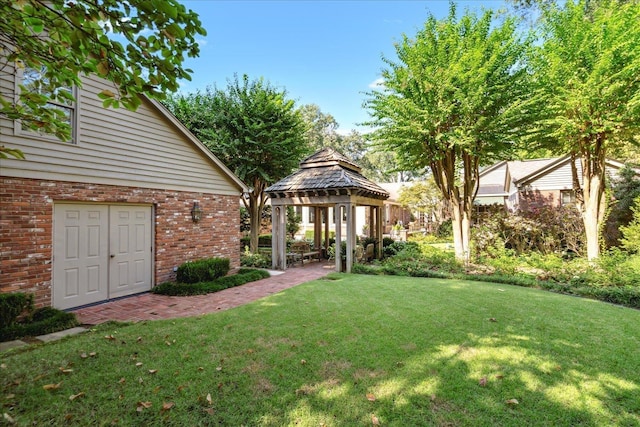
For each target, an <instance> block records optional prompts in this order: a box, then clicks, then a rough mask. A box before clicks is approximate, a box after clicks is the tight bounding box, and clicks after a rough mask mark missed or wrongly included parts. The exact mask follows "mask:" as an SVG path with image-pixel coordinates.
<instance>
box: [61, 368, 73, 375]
mask: <svg viewBox="0 0 640 427" xmlns="http://www.w3.org/2000/svg"><path fill="white" fill-rule="evenodd" d="M58 369H60V372H62V373H63V374H70V373H71V372H73V369H65V368H62V367H60V368H58Z"/></svg>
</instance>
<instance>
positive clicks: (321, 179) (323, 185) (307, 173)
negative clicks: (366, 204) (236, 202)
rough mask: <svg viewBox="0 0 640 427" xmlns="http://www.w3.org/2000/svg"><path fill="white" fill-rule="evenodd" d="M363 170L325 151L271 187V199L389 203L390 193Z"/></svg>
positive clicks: (318, 152)
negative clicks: (350, 197) (348, 197)
mask: <svg viewBox="0 0 640 427" xmlns="http://www.w3.org/2000/svg"><path fill="white" fill-rule="evenodd" d="M360 170H361V169H360V167H359V166H358V165H357V164H355V163H353V162H352V161H351V160H349V159H348V158H346V157H345V156H343V155H342V154H340V153H339V152H337V151H336V150H334V149H333V148H329V147H325V148H323V149H321V150H319V151H317V152H316V153H314V154H312V155H311V156H309V157H307V158H306V159H304V160H303V161H302V162H300V169H298V170H297V171H296V172H294V173H293V174H291V175H289V176H287V177H286V178H283V179H281V180H280V181H278V182H276V183H275V184H273V185H271V186H270V187H268V188H267V189H266V190H265V192H266V193H267V194H269V196H270V197H273V198H278V197H290V196H292V195H294V194H296V195H301V194H304V195H310V194H315V195H332V194H334V195H339V194H357V195H360V196H364V197H370V198H374V199H383V200H385V199H387V198H389V193H388V192H387V191H386V190H385V189H383V188H382V187H380V186H379V185H377V184H376V183H374V182H372V181H369V180H368V179H367V178H365V177H364V176H363V175H362V174H361V173H360Z"/></svg>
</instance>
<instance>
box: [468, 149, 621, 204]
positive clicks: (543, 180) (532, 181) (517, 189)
mask: <svg viewBox="0 0 640 427" xmlns="http://www.w3.org/2000/svg"><path fill="white" fill-rule="evenodd" d="M576 166H577V167H578V177H579V182H580V185H582V169H581V166H580V161H579V160H576ZM623 166H624V164H623V163H621V162H618V161H616V160H607V161H606V173H607V175H608V178H609V179H615V178H616V177H617V172H618V170H620V168H622V167H623ZM525 202H527V203H529V204H531V203H538V204H541V203H543V204H548V205H551V206H561V205H566V204H570V203H574V202H575V192H574V190H573V179H572V175H571V158H570V157H569V156H565V157H559V158H552V159H534V160H523V161H502V162H499V163H496V164H494V165H492V166H489V167H487V168H485V169H483V170H482V171H480V183H479V187H478V194H477V195H476V199H475V204H476V205H477V206H478V207H479V209H482V207H483V206H488V205H494V204H500V205H504V206H505V207H506V208H507V209H509V210H516V209H518V207H521V206H522V204H523V203H525Z"/></svg>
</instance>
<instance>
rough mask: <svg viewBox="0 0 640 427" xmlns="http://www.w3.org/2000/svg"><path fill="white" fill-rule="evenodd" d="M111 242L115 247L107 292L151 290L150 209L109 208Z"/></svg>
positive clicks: (114, 293) (117, 294)
mask: <svg viewBox="0 0 640 427" xmlns="http://www.w3.org/2000/svg"><path fill="white" fill-rule="evenodd" d="M111 222H112V224H111V227H112V228H111V229H112V232H111V242H110V244H111V245H112V247H113V248H115V250H116V252H117V253H116V255H115V258H114V259H113V260H112V264H111V268H110V272H111V273H110V281H111V284H110V295H111V297H115V296H124V295H130V294H134V293H138V292H144V291H148V290H149V289H151V208H150V207H140V206H136V207H129V206H118V207H114V208H112V211H111Z"/></svg>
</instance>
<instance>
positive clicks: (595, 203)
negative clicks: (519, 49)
mask: <svg viewBox="0 0 640 427" xmlns="http://www.w3.org/2000/svg"><path fill="white" fill-rule="evenodd" d="M638 22H640V3H638V2H635V1H633V2H620V1H614V0H612V1H605V0H600V1H597V2H590V1H588V0H580V1H577V2H574V1H567V2H565V3H564V4H563V6H555V5H551V6H550V7H546V8H544V9H543V17H542V20H541V25H542V27H541V40H542V43H541V44H540V46H539V47H538V49H536V50H535V51H534V55H533V56H532V58H531V60H530V62H529V65H530V67H531V71H532V76H533V78H532V83H533V85H532V91H531V94H530V97H529V99H528V100H527V101H526V102H525V103H524V107H523V108H522V110H521V111H522V112H523V115H525V116H528V120H529V121H530V123H531V125H530V126H528V127H526V128H523V129H525V130H526V132H527V134H526V135H525V137H524V141H525V142H529V143H530V144H542V146H544V147H546V148H548V149H551V150H552V151H553V152H555V153H557V154H560V155H564V154H569V155H571V156H572V158H573V159H575V161H574V162H572V165H573V175H574V188H575V190H576V192H577V196H578V201H579V208H580V210H581V212H582V216H583V219H584V223H585V230H586V237H587V252H588V257H589V258H590V259H593V258H596V257H597V256H598V255H599V252H600V242H599V231H600V229H601V227H602V224H603V222H604V218H605V212H606V210H607V200H606V197H605V181H606V168H605V159H606V157H607V155H608V154H609V153H611V152H613V151H614V150H615V151H618V152H621V151H624V150H626V149H628V146H629V144H634V143H635V144H637V142H638V141H637V139H635V138H637V134H638V132H639V131H640V119H639V117H640V80H639V79H638V75H640V25H638ZM580 175H581V176H580ZM580 178H581V179H580Z"/></svg>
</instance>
